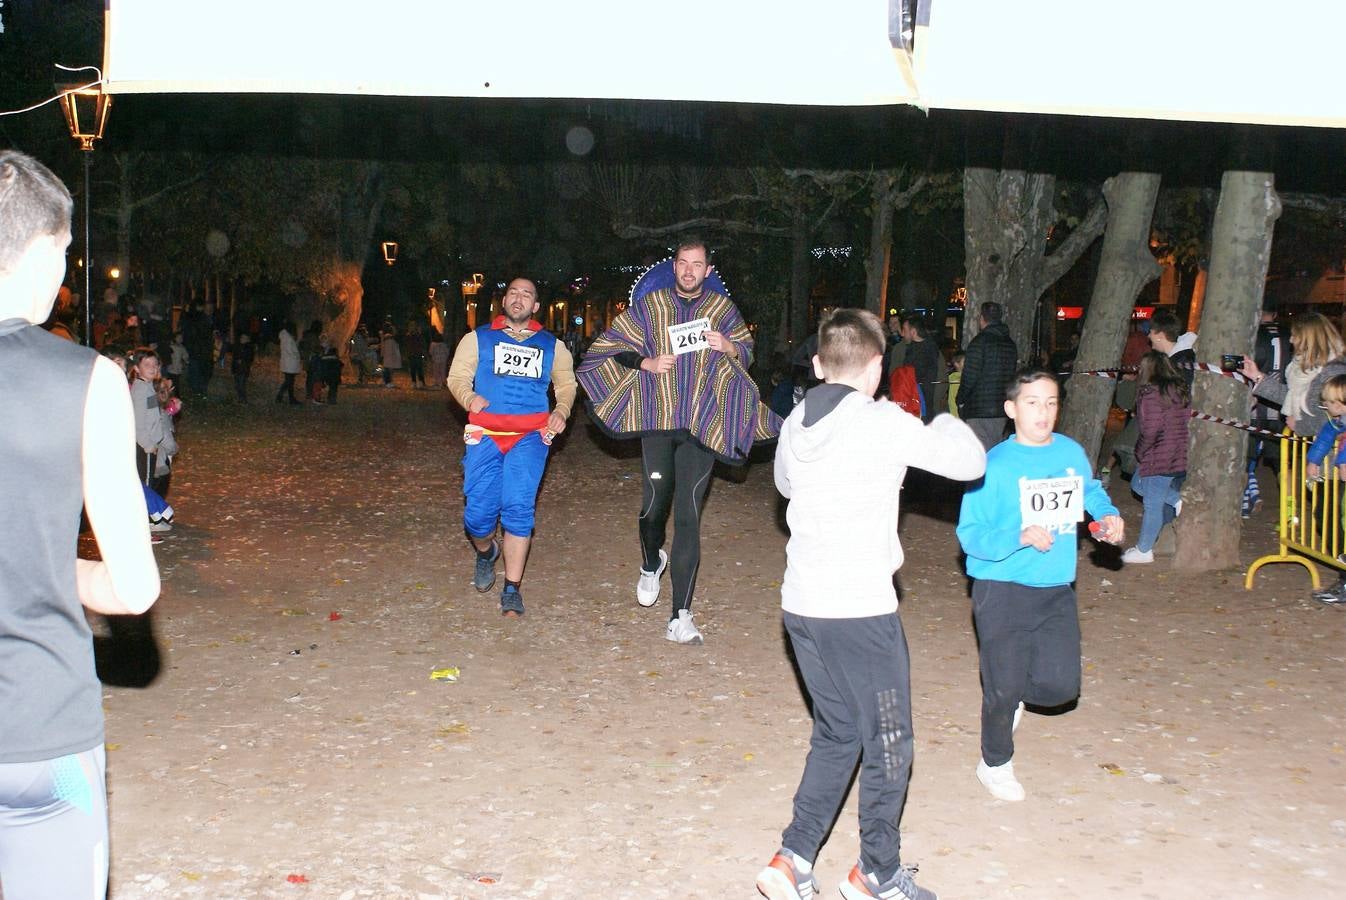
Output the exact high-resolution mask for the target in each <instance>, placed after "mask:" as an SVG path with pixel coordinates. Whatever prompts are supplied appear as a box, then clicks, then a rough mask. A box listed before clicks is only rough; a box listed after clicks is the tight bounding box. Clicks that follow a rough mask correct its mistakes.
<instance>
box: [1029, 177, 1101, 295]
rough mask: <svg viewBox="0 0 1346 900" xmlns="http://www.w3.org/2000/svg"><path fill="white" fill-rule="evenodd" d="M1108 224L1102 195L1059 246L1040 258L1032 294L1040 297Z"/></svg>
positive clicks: (1082, 253)
mask: <svg viewBox="0 0 1346 900" xmlns="http://www.w3.org/2000/svg"><path fill="white" fill-rule="evenodd" d="M1107 224H1108V204H1107V201H1106V200H1104V199H1103V198H1102V197H1099V198H1098V199H1097V200H1095V201H1094V203H1093V205H1092V206H1090V207H1089V211H1088V212H1087V213H1085V215H1084V218H1083V219H1082V220H1081V221H1080V224H1079V225H1077V226H1076V227H1075V230H1074V231H1072V232H1070V236H1069V237H1067V238H1066V239H1065V240H1064V241H1062V242H1061V246H1059V247H1057V248H1056V250H1055V251H1054V252H1053V253H1052V254H1051V255H1050V256H1045V257H1043V259H1042V271H1041V273H1039V277H1038V283H1037V285H1036V286H1035V287H1034V291H1035V293H1034V296H1035V297H1041V296H1042V292H1043V291H1045V290H1047V288H1049V287H1051V286H1052V285H1053V284H1055V283H1056V281H1057V279H1059V278H1060V277H1061V276H1062V275H1064V274H1066V273H1067V272H1069V271H1070V267H1071V266H1073V265H1075V262H1076V260H1078V259H1079V258H1080V257H1081V256H1083V255H1084V251H1085V250H1088V249H1089V245H1090V244H1092V243H1093V242H1094V241H1096V240H1097V239H1098V236H1099V235H1101V234H1102V233H1103V228H1104V226H1106V225H1107Z"/></svg>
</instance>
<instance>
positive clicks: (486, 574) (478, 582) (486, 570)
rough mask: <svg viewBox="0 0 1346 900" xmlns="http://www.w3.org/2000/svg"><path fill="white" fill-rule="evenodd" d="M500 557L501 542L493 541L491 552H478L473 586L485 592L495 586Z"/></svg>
mask: <svg viewBox="0 0 1346 900" xmlns="http://www.w3.org/2000/svg"><path fill="white" fill-rule="evenodd" d="M499 558H500V542H499V541H495V540H492V541H491V554H490V555H489V556H482V555H481V554H480V553H478V554H477V569H476V571H475V572H474V573H473V574H472V586H473V587H475V588H476V589H477V590H479V591H481V592H482V593H483V594H484V593H486V592H487V591H489V590H490V589H491V588H493V587H495V561H496V560H497V559H499Z"/></svg>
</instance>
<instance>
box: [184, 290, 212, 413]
mask: <svg viewBox="0 0 1346 900" xmlns="http://www.w3.org/2000/svg"><path fill="white" fill-rule="evenodd" d="M182 343H183V346H185V347H186V348H187V385H188V387H189V388H190V390H191V394H192V396H193V397H196V398H198V399H204V398H205V397H206V395H207V393H208V392H209V390H210V376H211V375H213V374H214V372H215V306H214V304H211V303H207V304H206V305H205V308H204V309H202V308H201V307H199V306H194V307H192V309H190V310H189V311H188V312H187V314H186V315H185V316H183V317H182Z"/></svg>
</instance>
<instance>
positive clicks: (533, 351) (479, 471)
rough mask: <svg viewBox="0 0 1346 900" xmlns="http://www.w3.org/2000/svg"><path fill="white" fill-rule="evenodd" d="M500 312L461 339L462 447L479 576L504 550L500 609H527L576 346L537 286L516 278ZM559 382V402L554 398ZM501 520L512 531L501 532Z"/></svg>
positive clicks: (454, 383)
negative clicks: (532, 550) (551, 318)
mask: <svg viewBox="0 0 1346 900" xmlns="http://www.w3.org/2000/svg"><path fill="white" fill-rule="evenodd" d="M500 308H501V315H499V316H496V317H495V321H493V322H491V324H490V325H483V326H481V327H480V328H477V329H476V330H474V331H470V332H468V333H467V334H466V335H464V336H463V339H462V340H461V341H459V342H458V349H457V350H456V351H455V352H454V355H453V364H452V365H451V366H450V367H449V378H448V387H449V391H450V392H451V393H452V394H453V398H454V399H455V400H457V401H458V402H459V403H461V404H462V405H463V408H464V409H466V410H467V421H468V425H467V429H466V431H465V432H464V435H463V437H464V440H465V441H466V442H467V452H466V453H465V454H464V455H463V495H464V496H465V497H466V503H465V504H464V506H463V527H464V529H465V530H466V531H467V537H468V540H470V541H471V542H472V546H473V547H474V548H475V549H476V551H477V562H476V570H475V572H474V574H473V578H472V583H473V584H474V585H475V586H476V588H477V590H479V591H481V592H482V593H485V592H486V591H489V590H490V589H491V588H492V587H493V586H494V585H495V580H496V571H495V562H496V560H497V559H499V558H500V555H501V552H502V550H503V553H504V557H505V588H504V590H503V591H501V593H500V612H501V614H502V615H505V616H509V617H511V618H514V617H518V616H522V615H523V595H522V594H521V593H520V591H519V583H520V582H521V581H523V569H524V564H525V563H526V562H527V561H528V546H529V544H530V543H531V542H532V538H533V515H534V509H535V507H536V505H537V490H538V484H539V483H540V482H541V481H542V470H543V469H544V468H545V467H546V465H547V453H548V451H549V450H550V447H551V439H552V437H554V436H555V435H557V434H559V433H560V432H562V431H564V430H565V427H566V419H567V418H569V417H570V410H571V407H572V405H573V404H574V402H575V370H574V363H573V361H572V360H571V357H570V351H568V350H567V349H566V348H565V345H564V344H562V343H560V342H559V341H557V340H556V336H555V335H553V334H552V333H551V332H550V331H547V330H546V329H545V328H543V327H542V325H541V324H539V323H538V322H536V321H534V320H533V316H534V315H535V314H536V313H537V310H538V299H537V285H535V284H534V283H533V282H531V281H529V280H528V279H527V278H516V279H514V280H513V281H511V282H510V283H509V287H507V288H506V289H505V296H504V298H503V299H502V300H501V301H500ZM548 386H551V387H554V388H555V392H556V405H555V407H552V406H551V405H550V404H549V402H548V398H547V388H548ZM497 524H498V525H499V526H500V527H501V528H502V529H503V530H504V537H503V539H502V540H500V541H497V540H496V528H497Z"/></svg>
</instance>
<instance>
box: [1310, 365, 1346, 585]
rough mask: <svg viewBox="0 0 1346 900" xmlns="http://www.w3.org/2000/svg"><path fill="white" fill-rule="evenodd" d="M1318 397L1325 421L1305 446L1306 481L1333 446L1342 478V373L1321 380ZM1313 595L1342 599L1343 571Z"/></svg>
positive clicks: (1345, 456)
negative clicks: (1320, 394) (1333, 582)
mask: <svg viewBox="0 0 1346 900" xmlns="http://www.w3.org/2000/svg"><path fill="white" fill-rule="evenodd" d="M1322 398H1323V411H1324V412H1326V413H1327V421H1326V422H1325V423H1324V424H1323V427H1322V428H1320V429H1319V430H1318V436H1317V437H1316V438H1314V439H1313V444H1312V445H1310V446H1309V451H1308V457H1307V460H1306V462H1305V464H1304V475H1305V477H1306V478H1308V479H1309V480H1310V481H1316V480H1318V479H1319V478H1322V477H1323V462H1324V461H1325V460H1326V459H1327V456H1328V454H1329V453H1332V452H1333V447H1334V446H1335V447H1336V452H1335V453H1334V454H1333V456H1332V465H1334V466H1336V467H1337V478H1339V479H1341V480H1344V481H1346V441H1342V440H1341V435H1342V433H1343V432H1346V375H1334V376H1333V377H1331V378H1329V379H1328V380H1327V382H1326V383H1325V384H1323V394H1322ZM1339 442H1340V443H1339ZM1313 599H1315V600H1318V601H1320V602H1322V603H1331V604H1334V605H1335V604H1341V603H1346V572H1342V573H1338V578H1337V583H1336V584H1335V585H1333V586H1332V587H1330V588H1324V589H1323V590H1318V591H1314V592H1313Z"/></svg>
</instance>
